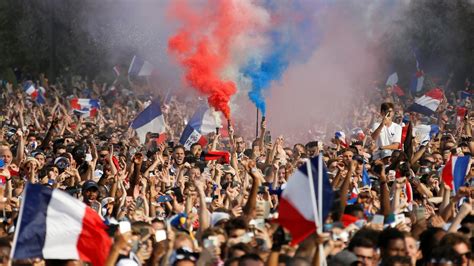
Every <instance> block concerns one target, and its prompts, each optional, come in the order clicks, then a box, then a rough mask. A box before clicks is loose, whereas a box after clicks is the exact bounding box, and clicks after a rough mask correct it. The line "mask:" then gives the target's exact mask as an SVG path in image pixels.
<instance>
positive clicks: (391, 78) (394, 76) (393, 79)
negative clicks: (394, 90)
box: [385, 72, 398, 86]
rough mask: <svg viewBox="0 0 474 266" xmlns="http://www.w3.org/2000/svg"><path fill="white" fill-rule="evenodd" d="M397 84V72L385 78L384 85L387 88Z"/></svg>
mask: <svg viewBox="0 0 474 266" xmlns="http://www.w3.org/2000/svg"><path fill="white" fill-rule="evenodd" d="M397 83H398V74H397V72H393V73H392V74H390V75H389V76H388V78H387V82H385V85H387V86H394V85H396V84H397Z"/></svg>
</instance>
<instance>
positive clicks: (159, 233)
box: [155, 229, 167, 243]
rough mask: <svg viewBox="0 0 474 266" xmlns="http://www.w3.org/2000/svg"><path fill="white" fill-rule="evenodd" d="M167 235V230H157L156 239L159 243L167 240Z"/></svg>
mask: <svg viewBox="0 0 474 266" xmlns="http://www.w3.org/2000/svg"><path fill="white" fill-rule="evenodd" d="M166 238H167V236H166V230H163V229H161V230H156V232H155V241H156V242H157V243H158V242H161V241H163V240H166Z"/></svg>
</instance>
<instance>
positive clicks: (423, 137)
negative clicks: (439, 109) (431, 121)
mask: <svg viewBox="0 0 474 266" xmlns="http://www.w3.org/2000/svg"><path fill="white" fill-rule="evenodd" d="M438 133H439V126H438V125H423V124H421V125H417V126H415V127H413V135H415V136H416V137H417V139H418V140H419V141H420V143H423V141H427V140H431V139H432V138H433V137H434V136H436V135H438Z"/></svg>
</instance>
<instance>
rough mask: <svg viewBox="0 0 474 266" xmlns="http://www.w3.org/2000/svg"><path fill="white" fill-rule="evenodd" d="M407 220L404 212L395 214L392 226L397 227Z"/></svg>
mask: <svg viewBox="0 0 474 266" xmlns="http://www.w3.org/2000/svg"><path fill="white" fill-rule="evenodd" d="M404 222H405V215H404V214H397V215H395V222H393V224H392V227H395V226H396V225H397V224H400V223H404Z"/></svg>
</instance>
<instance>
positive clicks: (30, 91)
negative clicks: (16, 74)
mask: <svg viewBox="0 0 474 266" xmlns="http://www.w3.org/2000/svg"><path fill="white" fill-rule="evenodd" d="M23 90H24V92H25V93H26V94H27V95H29V96H30V98H31V99H32V100H33V101H35V102H36V103H38V104H45V103H46V99H45V94H46V90H45V89H44V88H43V87H41V86H39V87H38V88H36V86H35V84H34V83H33V82H32V81H27V82H26V83H25V84H24V85H23Z"/></svg>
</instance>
